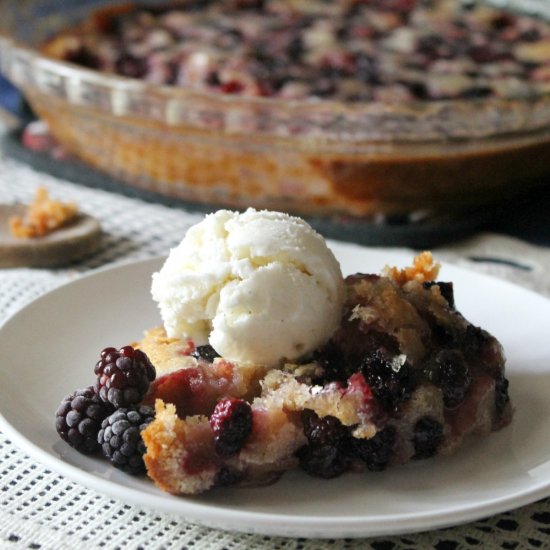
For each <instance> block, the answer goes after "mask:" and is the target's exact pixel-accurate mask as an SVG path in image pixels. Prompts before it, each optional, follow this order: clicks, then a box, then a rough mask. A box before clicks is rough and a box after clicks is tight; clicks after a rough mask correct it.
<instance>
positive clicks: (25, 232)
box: [10, 187, 78, 239]
mask: <svg viewBox="0 0 550 550" xmlns="http://www.w3.org/2000/svg"><path fill="white" fill-rule="evenodd" d="M77 214H78V207H77V205H76V204H75V203H73V202H67V203H64V202H60V201H57V200H53V199H51V198H50V195H49V193H48V190H47V189H46V188H45V187H39V188H38V189H37V190H36V195H35V198H34V201H33V202H32V203H31V204H30V205H29V207H28V209H27V212H26V214H25V216H24V217H23V216H13V217H12V218H11V219H10V231H11V234H12V235H13V236H14V237H17V238H18V239H33V238H37V237H43V236H45V235H48V234H49V233H51V232H53V231H55V230H56V229H59V228H60V227H62V226H64V225H67V224H68V223H70V222H71V221H72V220H74V218H75V217H76V215H77Z"/></svg>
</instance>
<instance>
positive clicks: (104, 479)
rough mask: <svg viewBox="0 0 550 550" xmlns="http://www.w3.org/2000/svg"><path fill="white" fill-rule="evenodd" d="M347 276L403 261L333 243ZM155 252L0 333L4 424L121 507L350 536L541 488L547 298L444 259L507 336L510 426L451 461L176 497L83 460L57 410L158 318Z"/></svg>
mask: <svg viewBox="0 0 550 550" xmlns="http://www.w3.org/2000/svg"><path fill="white" fill-rule="evenodd" d="M331 246H332V248H333V250H334V251H335V253H336V255H337V256H338V258H339V260H340V261H341V264H342V269H343V271H344V273H351V272H356V271H362V272H379V271H380V270H381V268H382V267H383V266H384V265H385V264H391V265H401V266H403V265H408V264H409V263H410V261H411V259H412V258H411V257H409V256H404V255H402V254H397V253H394V252H386V251H380V250H372V249H366V248H362V247H359V246H355V245H347V244H338V243H331ZM159 265H160V262H159V260H149V261H142V262H138V263H133V264H126V265H123V266H120V267H116V268H112V269H107V270H103V271H98V272H95V273H92V274H90V275H88V276H85V277H83V278H81V279H78V280H76V281H74V282H71V283H69V284H67V285H65V286H62V287H60V288H58V289H56V290H54V291H52V292H50V293H49V294H46V295H45V296H43V297H41V298H40V299H38V300H36V301H35V302H33V303H32V304H30V305H28V306H27V307H25V308H24V309H23V310H21V311H20V312H18V313H17V314H16V315H15V316H14V317H12V318H11V319H10V320H9V321H7V322H6V323H5V324H4V326H3V327H2V329H1V330H0V388H1V389H0V392H1V394H2V399H1V404H0V409H1V413H2V416H0V426H1V427H2V429H3V430H4V431H5V433H6V434H7V435H8V437H10V438H11V439H12V440H13V441H14V442H15V443H17V444H18V445H19V446H20V447H22V448H23V449H24V450H25V451H26V452H27V453H29V454H30V455H31V456H33V457H34V458H36V459H38V460H40V461H41V462H43V463H44V464H45V465H46V466H48V467H49V468H51V469H52V470H55V471H57V472H59V473H61V474H63V475H65V476H67V477H69V478H71V479H73V480H75V481H77V482H80V483H82V484H84V485H86V486H88V487H91V488H93V489H96V490H99V491H102V492H104V493H106V494H108V495H110V496H112V497H115V498H118V499H121V500H123V501H125V502H128V503H134V504H138V505H141V506H145V507H149V508H152V509H154V510H163V511H167V512H171V513H175V514H179V515H181V516H182V517H183V518H186V519H188V520H190V521H193V522H197V523H202V524H205V525H209V526H213V527H220V528H223V529H229V530H238V531H246V532H256V533H263V534H270V535H283V536H302V537H359V536H375V535H381V534H398V533H404V532H412V531H420V530H426V529H434V528H438V527H444V526H449V525H453V524H457V523H461V522H466V521H470V520H474V519H478V518H481V517H484V516H488V515H492V514H495V513H498V512H502V511H504V510H508V509H511V508H513V507H517V506H521V505H524V504H527V503H529V502H532V501H535V500H537V499H539V498H542V497H545V496H547V495H550V437H549V435H550V430H549V419H550V399H549V398H548V396H549V395H550V338H549V332H548V327H550V301H548V300H546V299H544V298H542V297H541V296H539V295H537V294H534V293H532V292H529V291H526V290H523V289H521V288H518V287H516V286H513V285H511V284H508V283H506V282H503V281H501V280H497V279H493V278H490V277H486V276H482V275H479V274H475V273H472V272H468V271H465V270H462V269H458V268H456V267H452V266H444V268H443V270H442V273H441V280H453V281H454V282H455V295H456V302H457V306H458V308H459V309H460V310H461V311H462V312H463V313H464V315H465V316H466V317H467V318H469V319H470V320H471V321H472V322H473V323H475V324H478V325H482V326H483V327H485V328H487V329H488V330H489V331H490V332H492V333H493V334H494V335H495V336H496V337H497V338H499V339H500V340H501V342H502V343H503V345H504V347H505V350H506V353H507V357H508V367H507V368H508V371H507V373H508V377H509V379H510V387H511V396H512V399H513V402H514V404H515V407H516V409H517V410H516V415H515V419H514V421H513V423H512V425H511V426H509V427H507V428H506V429H504V430H502V431H500V432H497V433H494V434H491V436H490V437H488V438H480V439H474V440H472V441H470V442H469V444H467V445H466V446H465V447H463V448H462V449H460V450H459V452H458V453H457V454H455V455H453V456H451V457H446V458H435V459H431V460H425V461H419V462H414V463H411V464H408V465H406V466H403V467H399V468H394V469H391V470H388V471H385V472H373V473H367V474H361V475H360V474H348V475H344V476H342V477H340V478H338V479H334V480H330V481H324V480H317V479H314V478H311V477H308V476H307V475H306V474H304V473H302V472H298V471H296V472H291V473H288V474H286V475H285V476H284V477H283V478H282V479H281V480H280V481H279V482H278V483H276V484H274V485H271V486H269V487H261V488H254V489H223V490H222V489H220V490H214V491H212V492H210V493H209V494H206V495H204V496H200V497H195V498H185V497H174V496H171V495H168V494H166V493H162V492H161V491H160V490H158V489H157V488H156V487H155V486H154V484H153V483H152V482H150V481H149V480H148V479H135V478H132V477H130V476H126V475H125V474H122V473H120V472H118V471H117V470H115V469H114V468H112V467H110V466H109V465H108V464H107V463H106V461H103V460H102V459H100V458H90V457H86V456H84V455H80V454H79V453H77V452H76V451H74V450H73V449H71V448H70V447H69V446H68V445H66V444H65V443H64V442H62V441H61V440H60V439H59V438H58V436H57V433H56V431H55V426H54V411H55V409H56V408H57V405H58V403H59V402H60V401H61V399H62V398H63V397H64V396H65V395H66V394H68V393H70V392H71V391H72V390H73V389H76V388H80V387H84V386H88V385H90V384H91V383H92V381H93V378H94V375H93V367H94V364H95V362H96V361H97V358H98V355H99V351H100V350H101V349H102V348H104V347H106V346H108V345H113V346H117V347H118V346H122V345H124V344H127V343H129V342H131V341H133V340H135V339H138V338H140V336H141V334H142V332H143V330H145V329H147V328H149V327H152V326H154V325H157V324H159V323H160V318H159V315H158V312H157V309H156V306H155V305H154V303H153V302H152V300H151V298H150V294H149V285H150V275H151V273H152V272H153V271H154V270H155V269H157V268H158V266H159Z"/></svg>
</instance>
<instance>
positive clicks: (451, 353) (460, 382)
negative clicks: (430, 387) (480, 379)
mask: <svg viewBox="0 0 550 550" xmlns="http://www.w3.org/2000/svg"><path fill="white" fill-rule="evenodd" d="M424 374H425V376H426V378H427V379H428V380H429V381H430V382H432V383H433V384H435V385H436V386H438V387H439V388H441V390H442V392H443V402H444V404H445V407H448V408H451V409H452V408H455V407H457V406H458V405H460V404H461V403H462V401H464V397H465V395H466V392H467V391H468V388H469V387H470V384H471V383H472V377H471V375H470V372H469V369H468V365H466V362H465V361H464V357H463V355H462V353H460V352H459V351H458V350H442V351H440V352H439V353H438V354H437V355H436V357H435V359H434V360H433V361H432V362H430V365H429V366H428V367H427V368H426V369H425V371H424Z"/></svg>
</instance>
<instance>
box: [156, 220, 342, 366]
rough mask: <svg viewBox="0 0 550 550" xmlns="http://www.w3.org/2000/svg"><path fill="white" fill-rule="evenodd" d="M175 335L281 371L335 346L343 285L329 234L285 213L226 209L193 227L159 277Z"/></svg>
mask: <svg viewBox="0 0 550 550" xmlns="http://www.w3.org/2000/svg"><path fill="white" fill-rule="evenodd" d="M151 292H152V295H153V299H154V300H155V301H156V302H158V305H159V309H160V313H161V317H162V320H163V323H164V327H165V329H166V332H167V335H168V336H169V337H172V338H182V339H185V338H192V339H193V340H194V342H195V344H196V345H203V344H206V343H207V342H208V343H210V345H211V346H212V347H213V348H214V349H215V350H216V351H217V352H218V353H219V354H220V355H222V356H223V357H225V358H227V359H229V360H231V361H236V362H250V363H256V364H263V365H268V366H276V365H277V364H279V363H280V362H281V360H283V359H287V360H293V359H296V358H298V357H300V356H302V355H304V354H306V353H307V352H310V351H312V350H313V349H315V348H316V347H318V346H319V345H320V344H322V343H323V342H324V341H325V340H327V339H328V338H329V337H330V336H331V334H332V333H333V332H334V330H335V329H336V328H337V326H338V325H339V323H340V319H341V314H342V305H343V300H344V282H343V277H342V273H341V270H340V265H339V264H338V261H337V260H336V258H335V257H334V255H333V254H332V252H331V251H330V249H329V248H328V247H327V245H326V243H325V241H324V239H323V237H321V235H319V234H318V233H317V232H315V231H314V230H313V229H312V228H311V227H310V226H309V225H308V224H307V223H306V222H305V221H303V220H301V219H299V218H296V217H293V216H289V215H287V214H283V213H280V212H271V211H265V210H263V211H257V210H254V209H248V210H247V211H246V212H244V213H242V214H240V213H238V212H232V211H228V210H220V211H218V212H215V213H214V214H210V215H208V216H206V217H205V218H204V219H203V221H201V222H200V223H198V224H196V225H194V226H193V227H191V228H190V229H189V230H188V232H187V234H186V235H185V237H184V239H183V241H182V242H181V243H180V244H179V245H178V246H177V247H176V248H174V249H172V250H171V251H170V254H169V256H168V259H167V260H166V262H165V263H164V265H163V267H162V268H161V270H160V271H159V272H158V273H155V274H154V275H153V282H152V288H151Z"/></svg>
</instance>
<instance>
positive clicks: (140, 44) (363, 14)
mask: <svg viewBox="0 0 550 550" xmlns="http://www.w3.org/2000/svg"><path fill="white" fill-rule="evenodd" d="M119 11H120V10H119ZM46 51H47V52H49V53H50V54H51V55H54V56H56V57H62V58H64V59H65V60H67V61H71V62H74V63H78V64H80V65H83V66H86V67H89V68H92V69H97V70H100V71H106V72H109V73H115V74H120V75H124V76H128V77H131V78H139V79H144V80H145V81H147V82H151V83H154V84H167V85H174V86H183V87H187V88H191V89H196V90H205V91H211V92H216V93H222V94H231V95H243V96H264V97H279V98H287V99H303V98H318V99H321V98H322V99H335V100H343V101H346V102H360V101H369V102H370V101H381V102H389V103H401V102H404V101H405V102H407V101H411V100H421V101H430V100H448V99H467V98H487V97H500V98H528V97H531V96H537V95H540V94H544V93H548V92H549V91H550V62H549V60H550V25H548V24H547V23H545V22H544V21H541V20H539V19H537V18H535V17H529V16H527V15H518V14H515V13H510V12H505V11H502V10H500V9H496V8H492V7H489V6H487V5H484V4H482V3H479V2H475V1H467V2H466V1H464V2H460V1H458V0H333V1H331V2H326V1H323V0H286V1H285V0H250V1H247V0H225V1H209V0H196V1H193V0H189V1H186V2H183V3H181V4H179V5H177V4H176V5H175V4H172V5H170V4H167V5H165V6H160V7H159V6H154V7H153V6H149V7H134V8H132V9H129V10H126V11H124V10H123V11H122V12H121V13H119V12H114V13H113V14H107V15H99V16H98V17H97V18H96V19H95V20H93V21H91V22H90V21H89V22H88V25H85V26H84V27H83V28H81V29H79V30H78V31H76V32H74V33H70V32H69V33H66V34H65V35H62V37H61V40H54V41H53V42H51V43H50V44H49V45H47V47H46Z"/></svg>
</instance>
